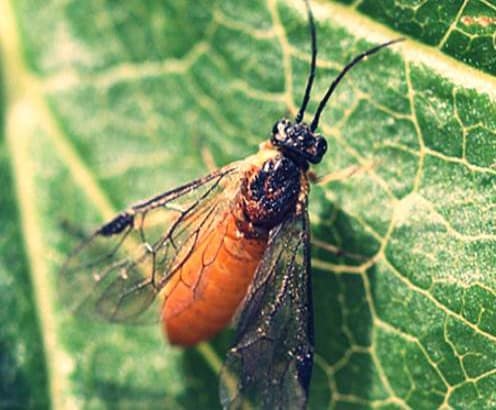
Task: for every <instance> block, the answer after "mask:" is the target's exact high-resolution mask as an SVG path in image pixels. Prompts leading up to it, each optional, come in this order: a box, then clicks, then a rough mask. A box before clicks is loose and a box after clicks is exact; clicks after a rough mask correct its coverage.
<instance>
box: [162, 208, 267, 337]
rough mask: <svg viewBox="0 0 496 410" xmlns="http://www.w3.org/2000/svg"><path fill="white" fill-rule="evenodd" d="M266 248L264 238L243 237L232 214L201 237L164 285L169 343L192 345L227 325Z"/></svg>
mask: <svg viewBox="0 0 496 410" xmlns="http://www.w3.org/2000/svg"><path fill="white" fill-rule="evenodd" d="M265 247H266V239H264V238H252V239H249V238H247V237H245V236H242V235H239V233H238V228H237V226H236V219H235V217H234V216H233V214H232V213H231V212H229V213H228V214H227V215H226V216H225V218H223V219H222V220H221V222H219V223H218V224H217V226H215V227H213V228H212V229H210V230H209V231H207V232H205V234H204V235H203V237H200V238H198V240H197V245H196V246H195V248H194V250H193V252H192V254H191V255H190V256H189V257H188V258H187V259H186V261H185V262H184V265H183V266H182V267H181V268H180V270H179V271H178V272H177V273H176V274H175V275H174V277H173V278H172V279H171V281H170V283H169V285H168V286H167V289H166V299H165V302H164V306H163V310H162V320H163V325H164V329H165V332H166V334H167V337H168V339H169V341H170V343H172V344H176V345H182V346H191V345H194V344H196V343H198V342H201V341H204V340H208V339H210V338H212V337H213V336H214V335H215V334H217V333H218V332H219V331H221V330H222V329H223V328H225V327H226V326H227V325H228V324H229V322H230V321H231V319H232V317H233V315H234V313H235V312H236V309H237V308H238V306H239V304H240V303H241V301H242V300H243V298H244V296H245V294H246V292H247V289H248V286H249V284H250V283H251V281H252V278H253V274H254V272H255V270H256V268H257V266H258V264H259V262H260V259H261V258H262V255H263V253H264V250H265Z"/></svg>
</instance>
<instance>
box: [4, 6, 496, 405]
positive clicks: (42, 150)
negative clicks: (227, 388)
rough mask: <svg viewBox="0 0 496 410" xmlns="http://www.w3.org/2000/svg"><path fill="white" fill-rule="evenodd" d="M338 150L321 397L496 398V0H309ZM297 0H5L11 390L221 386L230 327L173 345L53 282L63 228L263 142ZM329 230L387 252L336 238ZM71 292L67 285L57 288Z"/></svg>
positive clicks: (315, 201)
mask: <svg viewBox="0 0 496 410" xmlns="http://www.w3.org/2000/svg"><path fill="white" fill-rule="evenodd" d="M312 7H313V10H314V13H315V15H316V19H317V22H318V44H319V60H318V75H317V82H316V85H315V90H314V93H313V99H312V101H311V104H310V107H309V112H310V113H312V112H313V111H314V110H315V108H316V103H317V102H318V100H319V99H320V98H321V96H322V94H323V92H324V91H325V89H326V88H327V86H328V84H329V83H330V81H331V80H332V78H333V77H334V76H335V75H336V74H337V72H338V71H339V69H340V68H341V67H342V65H343V64H344V63H346V62H347V61H349V60H350V59H351V58H352V57H353V56H354V55H355V54H357V53H358V52H360V51H363V50H365V49H366V48H367V47H370V46H371V45H372V44H376V43H379V42H383V41H387V40H390V39H392V38H396V37H399V36H405V37H406V39H407V41H406V42H404V43H402V44H400V45H398V46H395V47H394V48H392V49H389V50H386V51H384V52H381V53H380V54H379V55H376V56H374V57H372V58H370V59H368V60H367V61H366V62H365V63H363V64H362V65H360V66H359V67H357V68H356V69H355V70H354V71H353V72H352V73H351V74H350V76H349V77H347V78H346V80H345V81H343V83H342V84H341V85H340V87H339V88H338V90H337V92H336V94H335V95H334V96H333V99H332V100H331V102H330V104H329V106H328V108H327V109H326V111H325V113H324V115H323V118H322V123H321V127H320V131H321V132H322V134H323V135H325V136H326V137H327V138H328V142H329V151H328V154H327V156H326V157H325V159H324V161H323V162H322V163H321V164H320V165H319V166H318V167H316V168H315V169H314V170H315V171H316V172H317V173H318V174H319V175H326V174H328V173H331V172H336V171H339V170H343V169H346V168H347V167H349V166H359V167H361V171H360V172H358V173H356V174H355V175H353V176H352V177H350V178H347V179H345V180H342V181H338V182H333V183H329V184H325V185H321V186H316V187H313V189H312V192H311V197H310V202H311V204H310V215H311V220H312V234H313V238H314V247H313V257H312V263H313V266H314V268H313V281H314V289H315V296H314V299H315V324H316V337H317V340H316V350H317V357H316V365H315V370H314V378H313V381H312V387H311V394H310V407H311V408H314V409H322V408H333V409H367V408H381V409H386V408H387V409H406V408H414V409H432V408H438V407H443V408H457V409H458V408H460V409H462V408H463V409H467V408H474V409H490V408H495V407H496V393H495V392H496V365H495V363H496V252H495V250H496V207H495V202H496V167H495V163H496V161H495V154H496V103H495V101H496V79H495V78H494V74H495V73H496V50H495V45H494V36H495V29H496V5H495V4H494V2H492V1H488V0H465V1H462V0H455V1H452V0H439V1H433V0H422V1H421V0H409V1H399V0H378V1H372V0H354V1H351V0H350V1H344V0H343V1H342V2H333V1H319V2H312ZM309 59H310V56H309V40H308V27H307V21H306V15H305V12H304V7H303V3H302V1H299V0H292V1H289V0H288V1H276V0H267V1H250V2H234V1H222V2H221V1H203V0H200V1H196V2H186V1H179V0H177V1H176V0H166V1H153V0H147V1H138V0H132V1H126V2H118V1H113V0H106V1H105V0H103V1H102V0H88V1H85V2H80V1H74V0H65V1H61V0H47V1H45V2H39V1H34V0H10V1H9V0H2V1H1V2H0V64H1V65H0V70H1V77H0V84H1V87H0V91H1V93H0V96H1V99H0V125H1V127H2V128H1V132H0V180H1V184H2V185H1V187H2V188H1V191H0V218H1V220H0V222H1V223H0V295H1V303H0V324H1V326H0V408H8V409H10V408H20V409H24V408H33V409H44V408H54V409H74V408H81V409H127V408H129V409H136V408H146V409H154V408H165V409H179V408H184V409H197V408H202V409H215V408H219V404H218V403H219V401H218V394H217V372H218V370H219V366H220V363H221V362H222V358H223V356H224V353H225V351H226V349H227V347H228V346H229V340H230V336H231V334H230V331H226V332H225V333H224V334H222V335H221V336H219V337H218V338H216V339H215V340H214V341H213V342H212V343H211V344H209V345H206V346H203V347H201V348H200V349H191V350H181V349H178V348H171V347H169V346H168V345H167V343H166V342H165V341H164V340H163V337H162V335H161V332H160V329H159V328H158V326H156V327H154V326H149V327H126V326H116V325H109V324H107V323H104V322H101V323H98V322H90V323H89V322H87V321H83V320H81V318H78V317H74V316H73V315H72V314H71V313H70V312H68V311H67V308H65V307H64V305H63V304H62V303H61V299H62V298H63V296H64V289H61V288H59V287H57V286H56V276H57V272H58V271H59V270H60V266H61V264H62V262H63V260H64V258H65V257H66V255H67V253H68V252H69V250H70V249H71V247H72V246H73V238H71V237H70V236H68V234H67V232H65V231H64V230H63V229H61V223H62V222H63V221H71V222H74V223H76V224H77V225H78V226H81V227H82V228H83V229H91V228H92V227H94V226H96V225H97V224H98V223H100V222H102V221H103V220H104V219H106V218H108V217H109V216H111V215H112V214H113V212H115V211H117V210H119V209H121V208H123V207H125V206H126V205H127V204H129V203H130V202H132V201H135V200H138V199H140V198H143V197H146V196H149V195H151V194H154V193H156V192H160V191H163V190H167V189H170V188H172V187H174V186H176V185H178V184H180V183H183V182H186V181H188V180H191V179H193V178H196V177H199V176H201V175H203V174H205V173H207V172H208V170H209V167H210V166H211V165H212V164H215V165H217V166H222V165H225V164H227V163H229V162H231V161H233V160H236V159H240V158H243V157H245V156H247V155H249V154H252V153H254V152H255V151H256V150H257V146H258V144H259V143H260V142H262V141H264V140H265V139H266V138H267V137H268V136H269V133H270V130H271V128H272V124H273V123H274V122H275V121H276V120H277V119H279V118H280V117H281V116H283V115H294V114H295V112H296V107H297V106H298V104H299V102H300V100H301V96H302V92H303V87H304V82H305V77H306V74H307V70H308V63H309ZM330 244H331V245H335V246H338V247H340V248H341V249H344V250H346V251H348V252H350V253H354V254H358V255H362V256H363V257H364V258H365V259H367V260H373V261H374V263H373V264H372V267H369V268H368V269H366V268H365V267H364V266H362V265H361V262H360V261H359V260H358V261H357V260H356V259H352V258H347V257H337V256H336V255H334V254H333V253H331V252H329V251H328V250H326V247H327V245H330ZM65 296H67V295H65Z"/></svg>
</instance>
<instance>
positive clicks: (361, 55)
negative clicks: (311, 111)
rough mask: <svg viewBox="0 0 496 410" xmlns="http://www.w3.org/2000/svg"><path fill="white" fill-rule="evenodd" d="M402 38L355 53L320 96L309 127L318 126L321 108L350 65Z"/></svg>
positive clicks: (314, 127) (313, 128) (312, 128)
mask: <svg viewBox="0 0 496 410" xmlns="http://www.w3.org/2000/svg"><path fill="white" fill-rule="evenodd" d="M403 40H404V38H397V39H396V40H391V41H388V42H387V43H383V44H379V45H378V46H375V47H373V48H371V49H369V50H367V51H365V52H363V53H361V54H359V55H357V56H356V57H355V58H354V59H353V60H351V61H350V62H349V63H348V64H347V65H345V67H344V68H343V69H342V70H341V72H340V73H339V74H338V76H337V77H336V78H335V79H334V81H333V82H332V83H331V86H330V87H329V89H328V90H327V92H326V93H325V95H324V98H322V101H321V102H320V104H319V106H318V108H317V111H316V113H315V116H314V117H313V120H312V123H311V124H310V129H311V130H312V131H315V129H316V128H317V127H318V125H319V119H320V114H322V110H323V109H324V108H325V106H326V104H327V101H328V100H329V98H330V97H331V95H332V93H333V92H334V90H335V89H336V87H337V85H338V84H339V82H340V81H341V80H342V79H343V77H344V75H345V74H346V73H347V72H348V71H349V70H350V69H351V67H353V66H354V65H356V64H358V63H359V62H360V61H362V60H363V59H364V58H365V57H367V56H369V55H371V54H374V53H377V52H378V51H379V50H380V49H381V48H384V47H388V46H390V45H392V44H395V43H398V42H400V41H403Z"/></svg>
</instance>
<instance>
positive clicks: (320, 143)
mask: <svg viewBox="0 0 496 410" xmlns="http://www.w3.org/2000/svg"><path fill="white" fill-rule="evenodd" d="M326 151H327V141H326V140H325V138H322V137H318V139H317V155H319V156H320V157H321V156H322V155H324V154H325V153H326Z"/></svg>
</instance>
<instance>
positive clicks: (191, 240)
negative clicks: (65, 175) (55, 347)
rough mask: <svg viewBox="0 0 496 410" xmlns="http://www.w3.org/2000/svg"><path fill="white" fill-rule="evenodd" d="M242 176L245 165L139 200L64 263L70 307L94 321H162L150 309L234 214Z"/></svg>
mask: <svg viewBox="0 0 496 410" xmlns="http://www.w3.org/2000/svg"><path fill="white" fill-rule="evenodd" d="M241 172H242V171H241V169H240V164H235V165H233V166H230V167H226V168H223V169H221V170H219V171H217V172H214V173H212V174H210V175H208V176H206V177H204V178H201V179H198V180H196V181H193V182H191V183H189V184H186V185H184V186H181V187H179V188H176V189H174V190H171V191H168V192H165V193H163V194H160V195H157V196H155V197H152V198H150V199H148V200H145V201H142V202H140V203H137V204H135V205H133V206H131V207H130V208H129V209H128V210H126V211H124V212H121V213H120V214H119V215H117V216H116V217H115V218H113V219H112V220H111V221H109V222H107V223H106V224H104V225H103V226H101V227H100V228H99V229H98V230H96V231H95V232H94V233H93V235H91V236H90V237H89V238H88V239H87V240H85V241H84V242H82V243H81V244H80V246H79V247H78V248H76V250H75V251H74V252H73V253H72V255H71V256H70V257H69V258H68V259H67V261H66V263H65V264H64V266H63V269H62V271H61V274H60V276H59V279H60V283H59V288H60V290H61V291H60V294H61V295H62V297H65V299H66V300H65V301H64V302H65V303H66V304H68V305H70V306H72V308H73V309H74V310H76V311H77V312H78V313H79V314H82V315H86V316H90V317H94V316H95V313H96V316H102V317H104V318H105V319H107V320H110V321H116V322H128V323H147V322H150V321H152V322H156V321H157V320H158V317H159V315H158V314H157V311H153V309H148V308H149V307H150V305H152V304H153V303H154V302H155V301H157V299H159V298H156V295H157V294H158V293H159V292H160V290H161V289H162V288H163V287H164V286H165V284H166V283H167V281H168V280H169V279H170V278H171V277H172V276H173V275H174V273H175V272H177V270H178V269H179V268H180V267H181V265H182V264H183V263H184V261H185V260H186V259H187V258H188V257H189V255H191V253H192V252H193V251H194V248H195V246H196V241H197V240H198V238H199V237H200V236H201V235H202V233H203V232H205V231H208V230H209V229H212V228H213V227H214V226H215V225H216V223H218V221H219V220H220V219H221V218H222V217H223V214H224V213H225V212H227V211H228V210H229V209H230V206H231V204H232V201H233V200H234V198H235V195H236V193H237V190H238V189H239V185H240V183H239V179H240V177H241ZM146 311H151V312H150V314H149V315H145V314H144V312H146Z"/></svg>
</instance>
